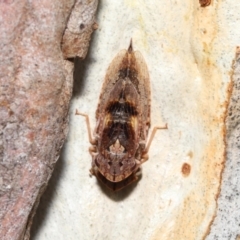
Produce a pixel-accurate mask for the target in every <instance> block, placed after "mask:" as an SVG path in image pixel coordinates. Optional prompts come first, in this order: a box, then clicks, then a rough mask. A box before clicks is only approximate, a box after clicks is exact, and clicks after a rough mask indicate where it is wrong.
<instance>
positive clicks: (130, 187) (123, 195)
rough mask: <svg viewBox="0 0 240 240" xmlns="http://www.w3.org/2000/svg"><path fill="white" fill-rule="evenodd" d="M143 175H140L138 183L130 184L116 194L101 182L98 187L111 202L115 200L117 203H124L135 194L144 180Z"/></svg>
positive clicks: (98, 182)
mask: <svg viewBox="0 0 240 240" xmlns="http://www.w3.org/2000/svg"><path fill="white" fill-rule="evenodd" d="M142 174H143V173H141V174H140V175H139V177H138V180H137V181H135V182H133V183H131V184H129V185H128V186H126V187H124V188H123V189H121V190H119V191H116V192H113V191H112V190H110V189H108V188H106V186H105V185H104V184H103V183H102V182H101V181H97V184H98V187H99V188H100V190H101V191H102V192H103V194H105V195H106V196H108V197H109V198H110V199H111V200H113V201H115V202H120V201H123V200H124V199H126V198H128V196H130V195H131V194H132V193H133V192H134V190H135V189H136V187H137V185H138V183H139V181H140V180H141V178H142Z"/></svg>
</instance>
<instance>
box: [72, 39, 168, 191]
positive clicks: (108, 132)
mask: <svg viewBox="0 0 240 240" xmlns="http://www.w3.org/2000/svg"><path fill="white" fill-rule="evenodd" d="M76 114H78V115H82V116H84V117H86V122H87V128H88V136H89V141H90V143H91V144H92V147H90V149H89V151H90V154H91V155H92V168H91V170H90V172H91V174H93V175H95V176H96V177H97V178H98V179H99V180H100V181H102V182H103V183H104V184H105V185H106V186H107V187H108V188H110V189H111V190H113V191H117V190H120V189H121V188H123V187H125V186H126V185H128V184H130V183H131V182H133V181H135V180H137V179H138V174H139V173H140V166H141V164H143V163H144V162H145V161H146V160H148V150H149V148H150V145H151V142H152V140H153V137H154V135H155V133H156V131H157V130H158V129H167V124H166V125H165V126H164V127H155V128H154V129H153V131H152V134H151V136H150V138H149V140H148V142H147V135H148V130H149V128H150V82H149V74H148V69H147V65H146V63H145V61H144V59H143V57H142V55H141V53H140V52H139V51H133V47H132V41H131V42H130V45H129V48H128V50H122V51H121V52H120V53H119V54H118V55H117V56H116V57H115V58H114V59H113V61H112V63H111V64H110V66H109V68H108V70H107V73H106V77H105V81H104V83H103V86H102V92H101V95H100V98H99V103H98V108H97V111H96V120H97V125H96V128H95V131H94V137H93V138H92V135H91V128H90V122H89V118H88V116H87V115H86V114H82V113H79V112H78V111H77V110H76Z"/></svg>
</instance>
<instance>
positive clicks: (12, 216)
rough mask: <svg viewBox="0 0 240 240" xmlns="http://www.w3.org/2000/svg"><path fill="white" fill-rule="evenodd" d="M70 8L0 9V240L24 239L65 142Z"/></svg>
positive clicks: (20, 1) (47, 4)
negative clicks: (66, 39) (64, 44)
mask: <svg viewBox="0 0 240 240" xmlns="http://www.w3.org/2000/svg"><path fill="white" fill-rule="evenodd" d="M78 2H81V3H82V4H83V5H84V4H86V1H78ZM87 2H89V1H87ZM95 2H96V1H95ZM73 7H74V0H70V1H56V0H54V1H48V0H43V1H34V0H32V1H26V0H17V1H7V0H6V1H1V3H0V32H1V35H0V46H1V52H0V72H1V77H0V206H1V208H0V239H2V240H4V239H6V240H7V239H10V240H14V239H28V238H29V229H30V226H31V222H32V217H33V215H34V213H35V210H36V207H37V205H38V201H39V198H40V196H41V194H42V192H43V191H44V189H45V187H46V185H47V183H48V180H49V178H50V176H51V173H52V171H53V168H54V165H55V162H56V161H57V159H58V158H59V154H60V150H61V147H62V145H63V142H64V140H65V138H66V135H67V128H68V127H67V125H68V108H69V101H70V98H71V94H72V74H73V73H72V69H73V64H72V63H69V62H66V61H65V60H64V59H63V54H62V50H61V41H62V36H63V33H64V30H65V28H66V25H67V21H68V18H69V15H70V13H71V10H72V8H73ZM95 10H96V8H95ZM94 13H95V12H94V11H92V12H91V14H92V15H93V14H94ZM86 14H88V13H86ZM91 32H92V31H88V33H87V36H89V35H90V34H91ZM81 37H82V36H81ZM82 39H84V37H82ZM88 39H89V37H88ZM86 51H87V49H85V53H84V54H86ZM29 214H30V215H29Z"/></svg>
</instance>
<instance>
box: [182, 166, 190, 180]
mask: <svg viewBox="0 0 240 240" xmlns="http://www.w3.org/2000/svg"><path fill="white" fill-rule="evenodd" d="M190 172H191V166H190V165H189V164H188V163H184V164H183V165H182V174H183V176H184V177H188V176H189V174H190Z"/></svg>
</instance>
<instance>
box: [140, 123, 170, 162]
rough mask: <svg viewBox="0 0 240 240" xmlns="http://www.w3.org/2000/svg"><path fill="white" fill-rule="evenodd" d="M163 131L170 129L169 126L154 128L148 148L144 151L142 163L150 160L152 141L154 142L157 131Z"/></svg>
mask: <svg viewBox="0 0 240 240" xmlns="http://www.w3.org/2000/svg"><path fill="white" fill-rule="evenodd" d="M162 129H168V125H167V124H166V125H165V126H164V127H154V128H153V130H152V133H151V135H150V137H149V140H148V143H147V146H146V148H145V150H144V151H143V155H142V161H141V163H144V162H146V161H147V160H148V151H149V149H150V146H151V143H152V140H153V138H154V136H155V134H156V132H157V130H162Z"/></svg>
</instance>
